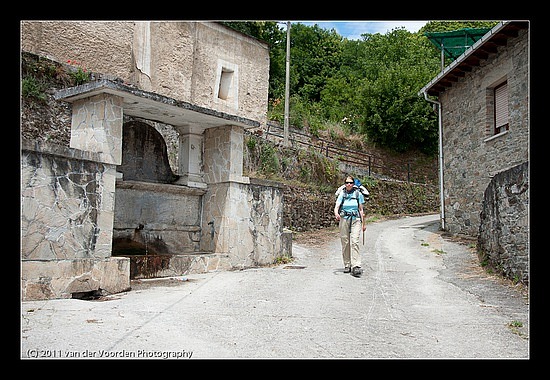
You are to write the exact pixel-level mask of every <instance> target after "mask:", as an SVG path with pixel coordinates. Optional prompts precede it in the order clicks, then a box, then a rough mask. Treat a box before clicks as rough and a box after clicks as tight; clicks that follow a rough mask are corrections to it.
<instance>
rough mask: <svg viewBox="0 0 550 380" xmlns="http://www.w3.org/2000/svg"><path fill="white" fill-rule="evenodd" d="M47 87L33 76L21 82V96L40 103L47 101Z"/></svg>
mask: <svg viewBox="0 0 550 380" xmlns="http://www.w3.org/2000/svg"><path fill="white" fill-rule="evenodd" d="M44 91H45V86H44V84H43V83H42V82H40V81H39V80H38V79H36V78H35V77H33V76H29V77H26V78H23V79H22V80H21V94H22V95H23V97H25V98H34V99H37V100H40V101H45V100H46V94H45V92H44Z"/></svg>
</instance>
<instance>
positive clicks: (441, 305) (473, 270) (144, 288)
mask: <svg viewBox="0 0 550 380" xmlns="http://www.w3.org/2000/svg"><path fill="white" fill-rule="evenodd" d="M437 226H438V216H437V215H427V216H414V217H405V218H401V219H394V220H387V221H381V222H375V223H372V224H370V225H369V227H368V229H367V233H366V242H365V245H362V246H361V249H362V259H363V263H364V269H365V273H364V275H363V277H361V278H354V277H352V276H351V275H349V274H345V273H343V268H342V260H341V256H340V243H339V240H338V239H337V238H336V237H335V238H330V239H328V240H327V241H326V242H324V243H323V244H319V245H311V244H297V243H294V246H293V255H294V256H295V260H294V261H293V262H292V263H290V264H282V265H278V266H274V267H268V268H254V269H247V270H242V271H233V272H213V273H207V274H197V275H189V276H188V277H186V278H183V281H182V278H180V279H172V280H164V281H152V282H143V283H141V284H139V285H136V287H134V288H133V290H132V291H129V292H125V293H120V294H116V295H111V296H109V297H107V298H106V299H104V300H95V301H85V300H76V299H67V300H49V301H27V302H23V303H22V307H21V315H22V319H21V357H22V358H27V357H56V358H59V357H62V358H65V357H76V358H85V357H95V358H99V357H111V358H116V357H119V358H121V357H124V358H134V357H135V358H191V359H204V358H525V359H528V358H529V356H530V354H529V325H528V322H529V306H528V300H527V298H526V297H525V296H522V294H521V292H520V291H518V289H517V288H515V287H512V286H510V285H509V284H507V283H506V282H504V281H502V280H500V279H499V278H498V277H495V276H490V275H487V274H486V273H485V272H484V271H483V270H481V269H480V268H479V265H477V259H476V257H475V253H473V252H472V250H471V249H470V248H469V247H468V246H467V245H465V244H460V243H457V242H452V241H450V240H449V239H447V238H445V239H444V238H442V237H441V234H440V233H438V232H437Z"/></svg>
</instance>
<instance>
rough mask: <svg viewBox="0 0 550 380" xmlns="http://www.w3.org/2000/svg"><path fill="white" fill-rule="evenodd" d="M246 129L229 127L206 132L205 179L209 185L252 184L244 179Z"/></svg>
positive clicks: (246, 178) (211, 129) (247, 179)
mask: <svg viewBox="0 0 550 380" xmlns="http://www.w3.org/2000/svg"><path fill="white" fill-rule="evenodd" d="M243 144H244V129H243V128H242V127H238V126H234V125H227V126H222V127H216V128H209V129H207V130H206V131H205V132H204V179H205V181H206V183H208V184H214V183H221V182H228V181H229V182H239V183H250V179H249V178H248V177H243Z"/></svg>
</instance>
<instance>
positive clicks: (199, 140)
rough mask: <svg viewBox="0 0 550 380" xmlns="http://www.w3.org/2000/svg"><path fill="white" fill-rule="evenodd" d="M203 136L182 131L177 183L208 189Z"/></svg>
mask: <svg viewBox="0 0 550 380" xmlns="http://www.w3.org/2000/svg"><path fill="white" fill-rule="evenodd" d="M202 145H203V136H202V134H198V133H192V132H183V131H180V135H179V152H178V173H179V175H180V178H179V179H178V181H177V182H176V183H177V184H180V185H186V186H189V187H196V188H202V189H205V188H206V183H204V178H203V173H202Z"/></svg>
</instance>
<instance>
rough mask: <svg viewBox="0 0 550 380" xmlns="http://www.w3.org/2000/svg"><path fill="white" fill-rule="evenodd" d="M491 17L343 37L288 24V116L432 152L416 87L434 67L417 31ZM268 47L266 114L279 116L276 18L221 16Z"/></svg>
mask: <svg viewBox="0 0 550 380" xmlns="http://www.w3.org/2000/svg"><path fill="white" fill-rule="evenodd" d="M497 23H498V21H483V22H478V21H431V22H428V23H427V24H426V25H425V26H424V27H423V28H422V29H421V30H420V31H419V32H417V33H411V32H408V31H407V30H405V29H402V28H396V29H393V30H392V31H390V32H388V33H386V34H380V33H376V34H364V35H363V36H362V37H363V40H357V41H356V40H347V39H345V38H342V37H341V36H340V35H338V34H337V33H336V32H335V31H334V30H331V31H327V30H325V29H322V28H320V27H319V26H318V25H314V26H306V25H303V24H300V23H295V24H292V26H291V29H290V35H291V36H290V37H291V52H290V55H291V58H290V99H289V101H290V103H289V106H290V115H289V117H290V124H291V125H292V126H294V127H297V128H308V129H309V130H310V132H311V133H313V134H318V132H319V131H320V130H325V129H326V128H327V126H329V125H330V126H331V127H333V126H334V125H335V124H337V125H339V126H340V128H341V129H342V130H343V131H345V132H346V133H348V134H357V133H359V134H362V135H364V136H365V140H369V141H371V142H373V143H376V144H378V145H380V146H382V147H386V148H391V149H393V150H395V151H397V152H405V151H408V150H411V149H419V150H420V151H422V152H423V153H426V154H428V155H434V154H436V153H437V136H438V130H437V129H438V128H437V114H436V113H434V111H433V108H432V105H431V103H429V102H426V101H425V99H424V98H423V97H421V96H419V95H418V92H419V91H420V89H422V87H424V86H425V85H426V84H427V83H428V82H429V81H430V80H432V79H433V78H434V77H435V76H436V75H437V74H438V73H439V71H440V69H441V62H440V52H439V51H438V49H437V48H435V47H434V46H433V45H432V44H431V43H430V42H429V40H428V38H427V37H426V36H425V35H424V32H437V31H447V30H457V29H461V28H491V27H493V26H494V25H496V24H497ZM225 24H227V25H229V26H232V27H235V28H237V29H238V30H241V31H243V32H244V33H248V34H250V35H252V36H254V37H256V38H260V39H262V40H264V41H267V42H268V44H269V47H270V59H271V62H270V87H269V107H268V117H269V119H271V120H276V121H278V122H280V123H281V124H282V123H284V89H285V67H286V31H283V29H282V28H283V23H277V22H266V21H255V22H227V23H225Z"/></svg>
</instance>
